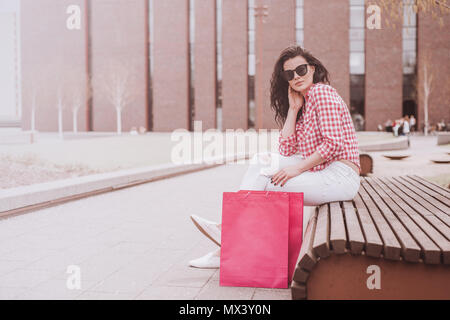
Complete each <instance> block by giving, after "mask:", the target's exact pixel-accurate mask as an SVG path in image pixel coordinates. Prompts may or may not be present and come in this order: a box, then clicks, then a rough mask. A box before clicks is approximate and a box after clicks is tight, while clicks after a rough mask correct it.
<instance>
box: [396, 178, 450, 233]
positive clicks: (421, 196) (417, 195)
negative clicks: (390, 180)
mask: <svg viewBox="0 0 450 320" xmlns="http://www.w3.org/2000/svg"><path fill="white" fill-rule="evenodd" d="M394 180H395V181H396V182H398V183H401V184H402V185H403V186H405V187H406V188H408V189H409V190H411V191H412V192H414V195H413V196H414V199H416V200H417V201H418V202H419V203H420V204H421V205H422V206H424V207H425V208H427V209H428V211H430V212H432V213H433V214H434V215H435V216H436V217H438V218H439V219H440V220H441V221H442V222H444V223H445V224H446V225H447V227H450V216H449V215H448V214H447V213H446V212H450V208H447V207H446V206H445V205H444V204H443V203H440V202H439V201H437V200H436V199H434V198H433V197H431V196H429V195H427V194H425V193H423V192H421V190H420V189H418V188H416V186H414V185H413V184H411V183H410V182H408V181H405V180H402V179H398V178H397V179H396V178H394ZM439 206H440V207H441V208H442V210H441V209H439V208H438V207H439ZM449 236H450V235H449ZM447 239H449V237H447ZM449 240H450V239H449Z"/></svg>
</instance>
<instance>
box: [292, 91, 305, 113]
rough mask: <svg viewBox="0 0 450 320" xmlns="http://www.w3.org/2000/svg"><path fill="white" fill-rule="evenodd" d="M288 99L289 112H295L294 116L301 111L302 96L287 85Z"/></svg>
mask: <svg viewBox="0 0 450 320" xmlns="http://www.w3.org/2000/svg"><path fill="white" fill-rule="evenodd" d="M288 87H289V89H288V97H289V110H292V111H293V112H295V114H297V113H298V111H299V110H300V109H301V107H302V106H303V103H304V98H303V95H302V94H301V93H300V92H297V91H295V90H294V89H292V87H291V86H290V85H288Z"/></svg>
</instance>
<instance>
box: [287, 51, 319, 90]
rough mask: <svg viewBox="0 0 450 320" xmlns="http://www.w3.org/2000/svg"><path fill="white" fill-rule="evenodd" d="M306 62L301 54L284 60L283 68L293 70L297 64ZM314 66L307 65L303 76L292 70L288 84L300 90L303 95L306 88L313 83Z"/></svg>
mask: <svg viewBox="0 0 450 320" xmlns="http://www.w3.org/2000/svg"><path fill="white" fill-rule="evenodd" d="M302 64H307V62H306V60H305V58H303V57H302V56H296V57H294V58H291V59H289V60H286V61H285V62H284V65H283V70H295V68H297V67H298V66H299V65H302ZM314 70H315V68H314V66H310V65H308V66H307V73H306V74H305V75H303V76H299V75H298V74H297V72H294V78H293V79H292V80H290V81H289V85H290V86H291V87H292V89H294V90H295V91H298V92H301V93H302V94H303V95H304V93H305V92H306V91H307V89H308V88H309V87H310V86H311V85H312V84H313V76H314Z"/></svg>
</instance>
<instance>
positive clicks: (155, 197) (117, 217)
mask: <svg viewBox="0 0 450 320" xmlns="http://www.w3.org/2000/svg"><path fill="white" fill-rule="evenodd" d="M246 168H247V165H236V164H228V165H226V166H220V167H216V168H212V169H207V170H204V171H200V172H196V173H191V174H186V175H182V176H177V177H174V178H170V179H165V180H160V181H156V182H152V183H148V184H143V185H139V186H136V187H133V188H127V189H121V190H117V191H114V192H110V193H106V194H101V195H96V196H92V197H88V198H84V199H79V200H76V201H72V202H68V203H65V204H62V205H59V206H56V207H51V208H46V209H42V210H38V211H35V212H32V213H28V214H24V215H21V216H16V217H12V218H9V219H5V220H1V221H0V299H290V290H288V289H286V290H270V289H255V288H231V287H220V286H219V282H218V280H219V273H218V270H202V269H194V268H190V267H188V266H187V263H188V261H189V260H191V259H194V258H197V257H199V256H201V255H203V254H205V253H207V252H209V251H211V250H213V249H214V248H215V245H214V244H213V243H212V242H211V241H210V240H208V239H207V238H205V237H204V236H203V235H202V234H201V233H200V232H199V231H197V229H196V228H195V227H194V225H193V224H192V222H191V221H190V219H189V216H190V215H191V214H194V213H195V214H198V215H200V216H203V217H205V218H207V219H211V220H220V216H221V203H222V199H221V197H222V192H224V191H237V190H238V188H239V185H240V179H241V177H242V176H243V174H244V172H245V170H246ZM69 266H75V267H72V268H76V269H77V270H79V271H80V275H81V289H73V290H69V289H68V288H67V281H68V280H69V282H70V281H71V279H73V278H71V275H73V273H67V271H68V267H69ZM69 271H71V270H70V269H69Z"/></svg>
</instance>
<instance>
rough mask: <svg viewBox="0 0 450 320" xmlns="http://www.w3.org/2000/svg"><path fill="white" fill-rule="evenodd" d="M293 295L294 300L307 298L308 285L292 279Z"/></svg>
mask: <svg viewBox="0 0 450 320" xmlns="http://www.w3.org/2000/svg"><path fill="white" fill-rule="evenodd" d="M291 295H292V300H304V299H306V285H304V284H301V283H298V282H295V281H292V284H291Z"/></svg>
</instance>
